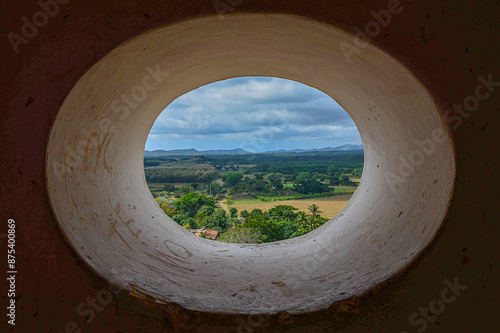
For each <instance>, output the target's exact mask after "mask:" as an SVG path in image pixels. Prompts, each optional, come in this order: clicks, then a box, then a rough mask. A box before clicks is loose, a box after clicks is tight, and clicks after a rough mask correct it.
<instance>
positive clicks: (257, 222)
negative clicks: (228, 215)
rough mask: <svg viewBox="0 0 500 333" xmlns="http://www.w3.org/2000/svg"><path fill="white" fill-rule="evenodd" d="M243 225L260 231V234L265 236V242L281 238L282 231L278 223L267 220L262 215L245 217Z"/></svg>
mask: <svg viewBox="0 0 500 333" xmlns="http://www.w3.org/2000/svg"><path fill="white" fill-rule="evenodd" d="M243 226H244V227H246V228H250V229H252V230H254V231H258V232H260V234H261V235H262V236H265V242H266V243H267V242H275V241H279V240H282V239H283V232H282V230H281V229H280V227H279V225H278V223H277V222H276V221H274V220H268V219H266V218H265V217H264V216H262V215H255V216H249V217H247V218H246V219H245V223H244V224H243Z"/></svg>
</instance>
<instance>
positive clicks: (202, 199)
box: [174, 193, 215, 217]
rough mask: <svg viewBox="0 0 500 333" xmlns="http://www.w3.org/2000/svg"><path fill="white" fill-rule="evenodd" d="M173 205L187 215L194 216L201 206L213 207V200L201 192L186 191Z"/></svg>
mask: <svg viewBox="0 0 500 333" xmlns="http://www.w3.org/2000/svg"><path fill="white" fill-rule="evenodd" d="M174 205H175V206H176V207H177V209H178V210H179V211H180V212H181V213H184V214H187V215H188V216H189V217H194V216H195V215H196V214H197V213H198V210H199V209H200V208H201V207H203V206H210V207H215V200H214V199H213V198H212V197H208V196H206V195H203V194H197V193H188V194H186V195H184V196H183V197H182V198H180V199H179V200H177V201H176V202H175V203H174Z"/></svg>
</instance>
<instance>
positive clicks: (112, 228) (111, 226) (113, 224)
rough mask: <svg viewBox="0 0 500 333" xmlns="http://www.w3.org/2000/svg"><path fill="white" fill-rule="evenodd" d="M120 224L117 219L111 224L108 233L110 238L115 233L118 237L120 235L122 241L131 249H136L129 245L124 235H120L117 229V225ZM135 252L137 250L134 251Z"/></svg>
mask: <svg viewBox="0 0 500 333" xmlns="http://www.w3.org/2000/svg"><path fill="white" fill-rule="evenodd" d="M117 226H118V221H117V220H112V221H111V223H110V225H109V233H108V236H109V238H111V237H112V236H113V235H114V234H117V235H118V237H120V239H121V240H122V242H123V243H124V244H125V245H127V247H128V248H129V249H130V250H131V251H134V249H133V248H132V247H131V246H130V245H128V243H127V242H126V241H125V239H123V237H122V235H120V233H119V232H118V230H117V229H116V227H117ZM134 252H135V251H134Z"/></svg>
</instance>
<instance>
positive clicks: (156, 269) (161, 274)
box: [144, 264, 186, 285]
mask: <svg viewBox="0 0 500 333" xmlns="http://www.w3.org/2000/svg"><path fill="white" fill-rule="evenodd" d="M144 266H146V267H147V268H149V269H150V270H152V271H153V272H156V273H157V274H159V275H160V276H161V277H163V278H164V279H165V280H168V281H169V282H170V283H172V284H175V285H178V283H177V282H175V281H172V280H170V279H168V278H166V277H165V275H171V276H177V277H180V278H185V277H186V276H183V275H179V274H175V273H173V272H170V271H166V270H164V269H161V268H160V267H156V266H153V265H149V264H144Z"/></svg>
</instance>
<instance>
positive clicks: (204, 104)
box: [146, 77, 361, 152]
mask: <svg viewBox="0 0 500 333" xmlns="http://www.w3.org/2000/svg"><path fill="white" fill-rule="evenodd" d="M348 143H351V144H360V143H361V138H360V136H359V132H358V130H357V128H356V126H355V125H354V122H353V121H352V119H351V118H350V117H349V115H348V114H347V113H346V112H345V111H344V109H342V107H341V106H340V105H339V104H337V103H336V102H335V101H334V100H333V99H332V98H330V97H329V96H327V95H326V94H324V93H322V92H320V91H319V90H316V89H314V88H311V87H309V86H306V85H303V84H301V83H297V82H294V81H289V80H283V79H277V78H268V77H244V78H235V79H230V80H225V81H220V82H215V83H212V84H209V85H206V86H203V87H201V88H198V89H196V90H193V91H191V92H189V93H187V94H185V95H183V96H181V97H179V98H178V99H176V100H175V101H174V102H173V103H171V104H170V105H169V106H168V107H167V108H166V109H165V110H164V111H163V112H162V113H161V115H160V116H159V117H158V119H157V120H156V122H155V124H154V125H153V128H152V129H151V132H150V134H149V137H148V141H147V143H146V149H147V150H155V149H165V150H170V149H188V148H196V149H198V150H208V149H235V148H242V149H245V150H247V151H252V152H262V151H266V150H277V149H295V148H301V149H309V148H323V147H335V146H339V145H343V144H348Z"/></svg>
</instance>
